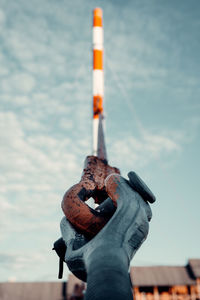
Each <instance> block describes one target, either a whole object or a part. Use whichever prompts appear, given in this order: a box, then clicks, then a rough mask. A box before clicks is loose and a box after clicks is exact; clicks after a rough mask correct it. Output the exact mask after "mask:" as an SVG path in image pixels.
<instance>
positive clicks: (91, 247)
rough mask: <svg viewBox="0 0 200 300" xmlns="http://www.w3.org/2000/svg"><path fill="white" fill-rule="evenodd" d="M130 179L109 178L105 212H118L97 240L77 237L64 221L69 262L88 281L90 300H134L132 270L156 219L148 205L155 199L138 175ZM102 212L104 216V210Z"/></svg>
mask: <svg viewBox="0 0 200 300" xmlns="http://www.w3.org/2000/svg"><path fill="white" fill-rule="evenodd" d="M128 177H129V181H128V180H126V179H124V178H123V177H121V176H120V175H118V174H111V175H109V176H108V177H107V178H106V180H105V187H106V192H107V194H108V195H109V198H108V199H107V200H106V203H107V204H104V209H103V210H105V211H106V210H107V212H108V211H109V209H110V210H111V211H112V210H113V207H114V206H117V209H116V211H115V212H114V214H113V216H112V217H111V219H110V220H109V221H108V223H107V224H106V225H105V226H104V227H103V228H102V229H101V231H100V232H99V233H98V234H97V235H96V236H95V237H94V238H93V239H91V240H87V239H86V237H85V236H84V235H81V234H79V233H77V231H76V230H75V229H74V228H73V227H72V225H71V224H70V223H69V222H68V220H67V219H66V217H64V218H63V219H62V221H61V233H62V237H63V240H64V241H65V244H66V246H67V251H66V255H65V261H66V263H67V265H68V267H69V269H70V270H71V271H72V272H73V273H74V275H75V276H77V277H78V278H80V279H81V280H84V281H87V291H86V298H85V299H86V300H90V299H93V300H100V299H104V300H106V299H109V300H112V299H113V300H114V299H115V300H116V299H117V300H122V299H128V300H129V299H132V292H131V287H130V279H129V275H128V269H129V265H130V261H131V259H132V257H133V256H134V254H135V253H136V251H137V250H138V248H139V247H140V246H141V244H142V243H143V241H144V240H145V239H146V237H147V234H148V230H149V221H150V220H151V217H152V213H151V209H150V206H149V204H148V203H147V201H149V202H154V201H155V197H154V195H153V194H152V193H151V191H150V190H149V189H148V187H147V186H146V185H145V184H144V182H143V181H142V180H141V179H140V178H139V177H138V176H137V175H136V174H135V173H134V172H130V173H129V174H128ZM113 204H114V206H113ZM99 210H100V212H101V213H102V211H101V206H100V207H99ZM112 213H113V212H112Z"/></svg>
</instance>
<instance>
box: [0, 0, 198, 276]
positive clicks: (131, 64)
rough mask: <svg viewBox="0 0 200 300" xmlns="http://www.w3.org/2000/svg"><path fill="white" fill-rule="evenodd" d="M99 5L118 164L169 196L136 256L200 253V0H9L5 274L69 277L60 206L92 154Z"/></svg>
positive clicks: (144, 260) (0, 84)
mask: <svg viewBox="0 0 200 300" xmlns="http://www.w3.org/2000/svg"><path fill="white" fill-rule="evenodd" d="M96 6H100V7H102V9H103V13H104V38H105V111H106V143H107V152H108V157H109V162H110V164H112V165H114V166H117V167H119V168H120V170H121V171H122V174H123V175H124V176H125V177H126V174H127V173H128V172H129V171H130V170H135V171H136V172H137V173H138V174H139V175H140V176H141V177H142V178H143V179H144V180H145V181H146V183H147V184H148V185H149V187H150V188H151V189H152V191H153V192H154V194H155V195H156V196H157V202H156V203H155V204H153V205H152V210H153V219H152V222H151V226H150V233H149V236H148V239H147V241H146V242H145V243H144V245H143V246H142V248H141V249H140V250H139V251H138V253H137V254H136V256H135V258H134V259H133V261H132V264H133V265H152V264H156V265H158V264H176V265H184V264H185V263H186V262H187V259H188V258H195V257H197V258H199V257H200V240H199V239H198V232H199V226H200V201H199V177H200V176H199V173H200V172H199V169H200V161H199V150H200V149H199V135H200V134H199V132H200V130H199V127H200V102H199V96H200V87H199V78H200V56H199V53H200V39H199V32H200V19H199V13H200V1H198V0H191V1H187V0H179V1H178V0H176V1H172V0H169V1H164V0H160V1H154V0H151V1H147V0H142V1H141V0H140V1H139V0H133V1H130V0H129V1H128V0H126V1H119V0H118V1H114V0H113V1H112V0H110V1H109V0H107V1H103V0H102V1H95V0H94V1H91V0H84V1H83V0H82V1H81V0H74V1H67V0H57V1H56V0H48V1H47V0H43V1H41V0H40V1H39V0H32V1H25V0H17V1H7V0H0V41H1V42H0V77H1V79H0V127H1V130H0V135H1V137H0V140H1V147H0V169H1V174H0V244H1V248H0V270H1V271H0V280H1V281H7V280H10V281H12V280H20V281H35V280H56V278H57V271H58V265H57V262H58V261H57V257H56V255H55V254H54V253H53V252H52V251H51V248H52V243H53V242H54V241H55V240H56V239H57V238H58V237H59V236H60V229H59V222H60V219H61V218H62V215H63V214H62V211H61V208H60V203H61V200H62V196H63V194H64V192H65V191H66V189H68V188H69V187H70V186H71V185H72V184H74V183H77V182H78V181H79V179H80V175H81V171H82V167H83V161H84V158H85V156H86V155H88V154H91V143H92V141H91V133H92V118H91V115H92V114H91V104H92V53H91V49H92V10H93V8H95V7H96ZM66 275H67V271H66V269H65V276H66Z"/></svg>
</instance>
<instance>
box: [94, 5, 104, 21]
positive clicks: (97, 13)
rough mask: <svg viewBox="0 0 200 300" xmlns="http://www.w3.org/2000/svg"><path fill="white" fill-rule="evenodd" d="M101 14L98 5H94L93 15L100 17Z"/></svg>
mask: <svg viewBox="0 0 200 300" xmlns="http://www.w3.org/2000/svg"><path fill="white" fill-rule="evenodd" d="M102 16H103V11H102V9H101V8H100V7H96V8H95V9H94V17H100V18H102Z"/></svg>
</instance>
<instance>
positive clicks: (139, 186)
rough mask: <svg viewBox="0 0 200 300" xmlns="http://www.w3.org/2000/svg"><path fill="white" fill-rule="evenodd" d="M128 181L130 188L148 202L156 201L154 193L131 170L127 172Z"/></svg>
mask: <svg viewBox="0 0 200 300" xmlns="http://www.w3.org/2000/svg"><path fill="white" fill-rule="evenodd" d="M128 178H129V183H130V185H131V186H132V188H133V189H134V190H135V191H136V192H138V194H140V196H141V197H142V198H143V199H144V200H145V201H148V202H150V203H153V202H155V201H156V197H155V195H154V194H153V193H152V191H151V190H150V189H149V187H148V186H147V185H146V183H144V181H143V180H142V179H141V178H140V177H139V176H138V175H137V174H136V173H135V172H133V171H131V172H129V173H128Z"/></svg>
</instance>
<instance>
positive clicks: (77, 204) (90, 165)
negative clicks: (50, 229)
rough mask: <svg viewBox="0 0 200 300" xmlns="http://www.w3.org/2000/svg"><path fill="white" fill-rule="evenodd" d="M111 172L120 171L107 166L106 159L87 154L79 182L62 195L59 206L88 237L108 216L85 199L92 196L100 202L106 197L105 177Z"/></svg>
mask: <svg viewBox="0 0 200 300" xmlns="http://www.w3.org/2000/svg"><path fill="white" fill-rule="evenodd" d="M113 173H115V174H120V171H119V169H117V168H115V167H111V166H109V165H108V163H107V161H106V160H103V159H100V158H98V157H97V156H87V157H86V159H85V164H84V170H83V174H82V177H81V180H80V182H79V183H77V184H75V185H73V186H72V187H71V188H70V189H69V190H68V191H67V192H66V193H65V195H64V197H63V200H62V205H61V206H62V209H63V212H64V214H65V216H66V217H67V219H68V220H69V221H70V222H71V223H72V225H73V226H74V227H75V228H76V229H77V230H79V231H80V232H83V233H84V234H86V235H88V236H89V237H93V236H95V235H96V234H97V233H98V232H99V231H100V230H101V229H102V228H103V226H104V225H105V224H106V223H107V222H108V220H109V218H110V217H108V216H103V215H102V214H100V213H99V212H98V211H97V210H94V209H92V208H90V207H89V206H88V205H87V204H86V203H85V201H87V200H88V199H89V198H91V197H92V198H93V199H94V201H95V203H97V204H101V203H102V202H103V201H104V200H105V199H107V198H108V194H107V192H106V188H105V179H106V178H107V177H108V176H109V175H110V174H113ZM115 205H116V203H115Z"/></svg>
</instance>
